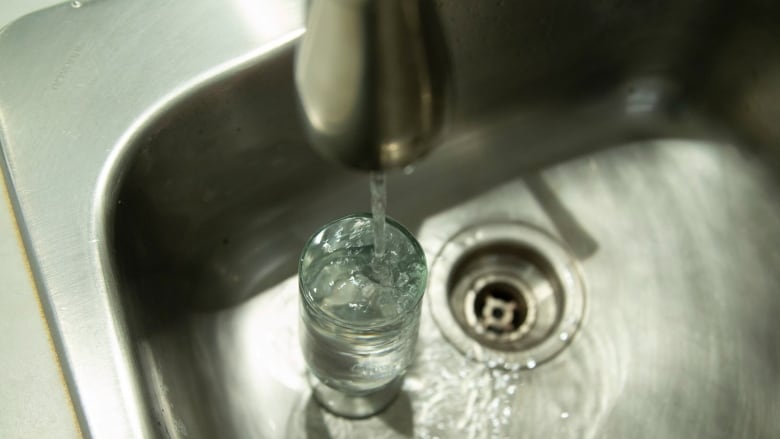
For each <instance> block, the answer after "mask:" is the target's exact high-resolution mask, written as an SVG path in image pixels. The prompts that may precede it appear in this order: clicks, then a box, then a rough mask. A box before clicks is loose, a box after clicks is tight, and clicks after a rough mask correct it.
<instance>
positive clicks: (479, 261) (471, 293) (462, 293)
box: [428, 222, 585, 370]
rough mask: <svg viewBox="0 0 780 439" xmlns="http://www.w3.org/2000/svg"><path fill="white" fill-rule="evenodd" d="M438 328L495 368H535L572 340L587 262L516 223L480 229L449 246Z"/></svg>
mask: <svg viewBox="0 0 780 439" xmlns="http://www.w3.org/2000/svg"><path fill="white" fill-rule="evenodd" d="M429 279H430V285H429V290H428V298H429V301H430V305H431V311H432V313H433V317H434V320H435V321H436V324H437V325H438V326H439V329H441V331H442V333H443V334H444V336H445V338H446V339H447V340H448V341H449V342H450V343H452V344H453V345H454V346H455V347H456V348H457V349H458V350H460V351H461V352H463V353H464V354H465V355H466V356H468V357H470V358H473V359H474V360H477V361H481V362H484V363H486V364H487V365H488V366H490V367H503V368H506V369H512V370H516V369H521V368H528V369H533V368H535V367H537V366H538V365H539V364H541V363H543V362H544V361H546V360H549V359H550V358H552V357H554V356H555V355H556V354H557V353H558V352H560V351H561V350H562V349H563V348H565V347H566V346H567V345H568V344H569V342H570V341H571V339H572V337H573V336H574V334H575V333H576V332H577V329H578V328H579V326H580V322H581V321H582V316H583V313H584V310H585V284H584V280H583V277H582V273H581V270H580V268H579V264H578V263H577V261H576V259H575V258H574V257H573V256H572V253H571V252H569V251H568V250H567V249H566V248H565V247H564V245H563V244H561V243H559V242H558V241H557V240H556V239H555V238H554V237H552V236H551V235H549V234H548V233H546V232H544V231H542V230H539V229H537V228H535V227H532V226H529V225H525V224H522V223H516V222H496V223H487V224H479V225H476V226H472V227H470V228H468V229H466V230H463V231H461V232H460V233H458V234H457V235H455V236H454V237H452V239H450V240H449V241H447V243H446V244H445V245H444V247H443V248H442V250H441V251H440V252H439V254H438V256H437V257H436V259H435V260H434V262H433V267H432V269H431V271H430V277H429Z"/></svg>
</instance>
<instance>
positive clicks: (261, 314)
mask: <svg viewBox="0 0 780 439" xmlns="http://www.w3.org/2000/svg"><path fill="white" fill-rule="evenodd" d="M438 7H439V8H440V9H441V11H442V15H443V17H444V24H445V27H446V31H447V37H448V40H449V42H450V45H451V50H452V63H453V72H454V76H455V84H456V90H455V92H456V93H455V96H456V97H457V101H456V103H455V104H454V106H453V108H451V112H450V122H449V131H448V133H447V135H446V136H444V138H443V139H442V140H441V145H440V146H439V147H438V148H437V149H436V150H435V151H434V153H433V154H432V155H431V156H429V157H428V158H426V159H425V160H424V161H422V162H421V163H420V164H419V165H418V166H416V167H415V169H407V170H405V171H404V172H398V173H397V174H394V175H391V176H390V182H389V213H390V215H392V216H393V217H395V218H396V219H398V220H399V221H400V222H402V223H403V224H405V225H406V226H407V227H408V228H409V229H410V230H413V231H414V232H415V233H416V234H417V236H418V239H419V240H420V242H421V244H422V245H423V248H424V249H425V251H426V253H427V255H428V259H429V261H435V260H436V255H437V254H438V253H439V251H440V250H441V249H442V247H443V246H444V245H445V243H446V242H447V241H448V240H449V239H450V238H451V237H452V236H454V235H455V234H456V233H457V232H458V231H460V230H462V229H464V228H466V227H470V226H475V225H480V224H486V223H490V222H494V221H513V222H518V223H523V224H526V225H529V226H532V227H534V228H536V229H541V230H542V231H544V232H545V233H547V234H549V235H551V236H552V237H554V238H555V239H556V240H558V241H560V242H561V243H562V244H563V245H564V246H566V248H568V249H569V251H570V252H571V254H572V256H573V257H574V258H576V259H577V260H578V262H579V265H580V268H581V272H582V275H583V278H584V279H585V282H586V285H587V291H586V296H585V297H586V301H587V305H586V312H585V318H584V320H583V321H582V322H581V323H580V324H579V326H580V328H579V332H578V333H577V334H576V335H575V336H574V338H573V339H572V340H570V344H569V345H568V346H567V347H566V348H565V349H563V350H562V351H561V352H560V353H559V354H558V355H557V356H555V357H554V358H552V359H551V360H550V361H547V362H545V363H543V364H538V365H536V364H533V365H530V366H529V367H525V368H523V369H521V370H512V369H511V368H510V369H504V368H501V367H496V368H490V367H488V365H485V364H482V363H480V362H477V361H473V360H471V359H469V358H466V357H465V356H463V355H462V354H461V353H460V352H459V351H458V350H457V349H455V348H454V347H452V346H451V345H450V344H449V343H448V342H447V341H446V339H445V338H444V337H443V336H442V334H441V332H440V331H439V328H438V327H437V326H436V324H435V323H434V321H433V319H432V317H431V315H430V313H429V311H430V310H429V309H427V308H429V307H430V306H429V305H430V303H427V302H426V305H425V307H426V309H424V310H423V321H422V323H421V334H420V343H419V347H418V352H417V357H416V360H415V363H414V365H413V367H412V370H410V371H409V374H408V376H407V379H406V382H405V384H404V389H403V392H402V394H401V395H400V396H399V397H398V399H397V400H396V401H395V402H394V403H393V405H391V406H390V408H389V409H388V410H386V411H385V412H383V413H382V414H380V415H378V416H376V417H373V418H370V419H366V420H360V421H351V420H346V419H342V418H339V417H337V416H334V415H331V414H329V413H328V412H326V411H324V410H322V409H321V408H319V406H318V405H317V404H316V403H315V402H314V401H313V400H312V399H311V397H310V393H309V390H308V387H307V384H306V380H305V376H304V370H305V369H304V364H303V360H302V357H301V354H300V352H299V347H298V340H297V312H298V308H297V283H296V279H295V270H296V263H297V258H298V256H299V253H300V250H301V248H302V246H303V244H304V242H305V240H306V238H307V237H308V236H309V235H310V234H311V233H312V232H313V231H314V230H315V229H316V228H317V227H318V226H320V225H322V224H324V223H325V222H327V221H328V220H331V219H333V218H335V217H338V216H341V215H344V214H347V213H351V212H355V211H364V210H367V209H368V182H367V178H366V177H365V176H363V175H361V174H355V173H349V172H346V171H341V170H339V169H336V168H334V167H333V166H331V165H329V164H328V163H325V162H322V161H321V159H319V158H318V157H317V156H316V155H315V154H314V153H313V152H312V151H311V150H310V148H309V147H308V146H307V145H306V142H305V139H304V134H303V130H302V129H301V125H300V123H299V119H298V117H297V116H298V115H297V109H296V107H295V98H294V97H295V96H294V93H295V90H294V88H293V84H292V54H293V50H294V44H295V41H296V39H297V38H298V37H299V36H300V35H301V33H302V29H301V27H300V26H301V25H300V23H301V21H302V20H301V17H300V15H301V4H300V3H299V2H298V1H286V0H276V1H272V0H267V1H263V0H258V1H254V2H249V1H239V0H235V1H229V2H207V1H186V2H185V1H183V0H181V1H171V2H163V3H161V2H152V1H138V2H120V1H102V2H101V1H95V2H82V4H81V6H80V7H78V8H74V7H72V6H70V5H68V4H64V5H62V6H59V7H55V8H52V9H49V10H46V11H44V12H41V13H37V14H34V15H32V16H29V17H27V18H24V19H22V20H20V21H18V22H16V23H14V24H12V25H10V26H9V27H8V28H6V29H4V30H2V31H0V59H13V60H14V62H10V63H9V62H5V63H2V65H0V142H2V151H3V156H2V157H3V164H4V171H5V175H6V177H7V180H8V182H9V183H10V185H9V186H10V187H12V191H13V194H14V197H15V198H14V201H15V207H16V214H17V216H18V218H19V220H20V223H21V224H22V225H23V228H24V230H23V232H24V236H25V240H26V245H27V246H28V249H29V251H30V254H31V259H32V261H31V262H32V263H33V266H34V267H35V271H36V277H37V282H38V287H39V291H40V294H41V296H42V297H43V299H44V301H45V303H46V304H47V316H48V318H49V320H50V322H51V324H52V327H53V329H54V331H55V336H56V339H57V345H58V349H59V353H60V355H61V357H62V358H63V360H64V364H65V367H66V372H67V376H68V379H69V384H70V387H71V391H72V393H73V395H74V397H75V400H76V402H77V404H78V406H79V407H78V409H79V414H80V420H81V422H82V424H83V427H84V431H85V432H87V434H88V435H90V436H93V437H110V438H117V437H175V438H185V437H186V438H213V437H224V438H230V437H237V438H238V437H240V438H246V437H263V438H265V437H268V438H274V437H279V438H286V437H307V438H320V437H334V438H338V437H424V438H433V437H441V438H445V437H474V438H482V437H519V436H522V437H572V438H582V437H628V436H640V437H713V438H714V437H719V438H733V437H746V438H759V437H761V438H773V437H777V436H778V435H780V417H778V416H777V413H780V320H778V319H777V315H779V314H780V288H778V285H780V271H778V268H777V267H780V161H778V159H779V158H780V130H779V129H778V125H777V123H776V121H777V120H778V117H780V104H779V102H780V28H778V27H777V26H776V23H777V21H778V19H780V8H778V7H777V6H775V5H774V4H769V3H767V2H760V1H753V2H743V3H739V4H736V3H733V2H692V1H691V2H682V3H680V2H664V1H662V2H652V3H647V4H644V5H634V4H632V5H628V4H625V3H623V2H579V3H577V4H576V5H575V4H572V3H566V4H561V3H559V2H504V1H503V0H496V1H493V2H479V3H478V4H477V3H473V4H469V5H466V4H463V3H462V2H455V1H451V2H441V3H440V4H438ZM43 30H46V31H47V32H46V33H42V31H43ZM41 35H56V36H57V37H56V38H52V39H48V38H43V37H41Z"/></svg>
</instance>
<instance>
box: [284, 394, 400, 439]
mask: <svg viewBox="0 0 780 439" xmlns="http://www.w3.org/2000/svg"><path fill="white" fill-rule="evenodd" d="M303 401H304V404H303V406H302V408H299V409H297V410H295V412H294V413H293V415H292V416H291V417H290V422H289V424H288V425H287V437H288V438H290V439H328V438H338V437H345V436H350V437H371V436H373V435H375V434H376V433H377V432H380V431H383V430H385V431H387V432H389V433H388V435H389V436H391V437H415V434H414V421H413V418H414V413H413V411H412V403H411V400H410V398H409V395H408V394H407V393H406V392H403V391H402V392H401V393H400V394H399V395H398V397H397V398H396V400H395V401H394V402H393V403H392V404H391V405H390V406H389V407H388V408H387V409H385V410H384V411H383V412H382V413H380V414H379V415H377V416H375V417H372V418H368V419H361V420H347V419H343V418H340V417H338V416H336V415H333V414H331V413H328V412H327V411H326V410H325V409H323V408H322V407H320V405H319V404H318V403H317V401H315V400H314V399H313V398H311V397H309V396H308V395H307V396H306V398H305V399H304V400H303Z"/></svg>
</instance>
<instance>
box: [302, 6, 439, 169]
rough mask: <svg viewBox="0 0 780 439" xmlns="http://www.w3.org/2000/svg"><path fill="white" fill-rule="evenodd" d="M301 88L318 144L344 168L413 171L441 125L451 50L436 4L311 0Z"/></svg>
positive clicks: (308, 125)
mask: <svg viewBox="0 0 780 439" xmlns="http://www.w3.org/2000/svg"><path fill="white" fill-rule="evenodd" d="M309 4H310V6H309V10H308V14H307V20H306V24H307V30H306V35H305V36H304V37H303V39H302V41H301V44H300V48H299V50H298V55H297V58H296V68H295V82H296V85H297V91H298V95H299V99H300V104H301V108H302V113H303V116H304V117H303V119H304V122H305V126H306V128H307V131H308V133H309V138H310V140H311V142H312V146H313V147H314V148H315V149H316V150H317V151H319V152H320V153H321V154H322V155H324V156H325V157H327V158H330V159H332V160H334V161H336V162H338V163H341V164H343V165H346V166H349V167H352V168H356V169H362V170H379V169H389V168H401V167H404V166H407V165H409V164H410V163H412V162H413V161H415V160H416V159H418V158H420V157H421V156H422V155H424V154H425V153H427V152H428V151H429V150H430V149H431V148H433V146H434V143H433V140H434V137H435V136H436V135H437V134H438V132H439V130H440V129H441V125H442V118H443V112H444V105H445V102H444V101H445V93H446V91H445V89H446V82H447V69H448V66H447V62H446V61H445V59H446V57H445V50H446V49H445V48H444V47H443V45H442V44H441V41H442V36H441V35H440V32H441V29H440V25H439V23H438V17H437V13H436V11H435V9H434V8H433V7H432V0H389V1H388V0H350V1H343V0H312V1H311V2H310V3H309Z"/></svg>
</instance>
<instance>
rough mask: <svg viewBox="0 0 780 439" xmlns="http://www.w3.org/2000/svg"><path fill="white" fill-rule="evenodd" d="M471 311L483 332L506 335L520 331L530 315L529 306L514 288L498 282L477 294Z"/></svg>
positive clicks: (483, 288)
mask: <svg viewBox="0 0 780 439" xmlns="http://www.w3.org/2000/svg"><path fill="white" fill-rule="evenodd" d="M471 311H473V313H474V314H473V317H472V318H473V319H474V320H475V321H476V322H477V324H478V325H479V328H480V329H481V330H482V331H487V332H492V333H494V334H496V335H505V334H511V333H513V332H515V331H517V330H518V329H520V326H521V325H522V324H523V322H525V318H526V316H527V315H528V304H527V303H526V301H525V299H524V298H523V295H522V294H521V293H520V291H518V290H517V289H515V288H514V287H513V286H511V285H509V284H505V283H502V282H497V283H491V284H487V285H484V286H483V287H482V288H481V289H480V290H479V291H477V292H476V294H475V298H474V306H472V307H471Z"/></svg>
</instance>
